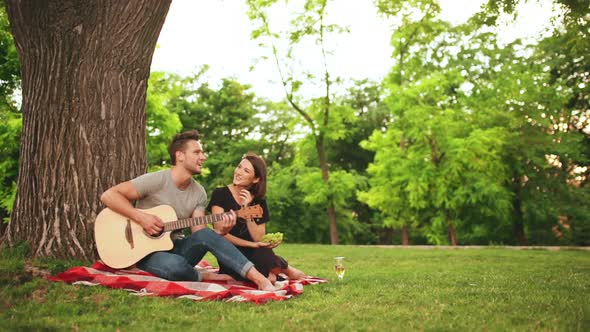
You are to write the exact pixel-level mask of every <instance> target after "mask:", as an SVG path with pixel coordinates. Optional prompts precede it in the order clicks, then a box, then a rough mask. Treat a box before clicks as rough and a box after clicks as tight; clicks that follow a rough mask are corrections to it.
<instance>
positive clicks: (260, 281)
mask: <svg viewBox="0 0 590 332" xmlns="http://www.w3.org/2000/svg"><path fill="white" fill-rule="evenodd" d="M246 278H247V279H248V280H251V281H252V282H254V283H255V284H256V286H257V287H258V289H259V290H264V291H276V290H277V289H276V288H275V286H273V285H272V283H271V282H270V280H268V279H267V278H266V277H264V276H263V275H262V274H261V273H260V272H258V270H256V268H255V267H252V268H251V269H250V270H248V273H246Z"/></svg>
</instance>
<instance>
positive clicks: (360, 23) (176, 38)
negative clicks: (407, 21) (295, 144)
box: [151, 0, 552, 101]
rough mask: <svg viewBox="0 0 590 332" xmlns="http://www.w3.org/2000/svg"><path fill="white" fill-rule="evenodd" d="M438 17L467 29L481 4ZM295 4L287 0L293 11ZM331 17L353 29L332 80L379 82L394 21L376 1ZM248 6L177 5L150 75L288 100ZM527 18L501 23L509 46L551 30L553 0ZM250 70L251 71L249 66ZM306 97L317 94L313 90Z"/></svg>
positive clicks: (460, 3) (533, 7) (351, 3)
mask: <svg viewBox="0 0 590 332" xmlns="http://www.w3.org/2000/svg"><path fill="white" fill-rule="evenodd" d="M440 2H441V7H442V13H441V17H442V18H443V19H445V20H447V21H450V22H451V23H454V24H458V23H462V22H464V21H465V20H467V18H469V17H470V16H471V15H472V14H473V13H475V12H476V11H477V10H478V9H479V7H480V5H481V3H482V2H483V0H442V1H440ZM296 3H297V1H290V4H291V6H294V4H296ZM328 6H329V7H328V9H327V12H328V14H329V15H330V17H331V18H332V19H333V20H334V22H335V23H337V24H338V25H342V26H348V27H349V28H350V33H348V34H344V35H341V36H339V37H338V38H337V39H333V43H332V44H331V47H333V49H334V51H335V52H334V56H333V58H332V59H330V61H329V71H330V72H331V74H332V76H333V77H336V76H339V77H342V78H344V79H364V78H369V79H372V80H375V81H380V80H381V79H382V78H383V77H384V76H385V75H386V74H387V72H388V71H389V69H390V68H391V67H392V65H393V61H392V59H391V53H392V47H391V46H390V45H389V39H390V36H391V28H390V26H391V23H392V22H391V21H387V20H385V19H382V18H379V17H378V15H377V11H376V9H375V8H374V5H373V1H372V0H336V1H332V2H330V3H329V5H328ZM246 10H247V7H246V5H245V0H197V1H195V0H173V1H172V5H171V6H170V10H169V12H168V15H167V17H166V21H165V23H164V26H163V27H162V31H161V32H160V37H159V39H158V46H157V48H156V51H155V53H154V57H153V60H152V67H151V69H152V71H166V72H173V73H177V74H180V75H183V76H186V75H190V74H192V73H195V72H197V71H198V68H200V67H201V66H202V65H204V64H208V65H209V66H210V69H209V71H208V72H207V74H206V76H205V79H206V80H207V81H208V82H209V83H210V84H211V85H212V86H215V85H217V84H219V82H220V81H221V79H222V78H228V77H231V78H235V79H236V80H237V81H238V82H240V83H242V84H250V85H252V89H253V91H254V92H255V93H256V94H257V95H259V96H262V97H265V98H267V99H271V100H275V101H277V100H281V99H283V98H284V90H283V88H282V85H281V84H280V81H279V76H278V72H277V70H276V65H275V64H274V63H273V62H269V61H260V57H261V56H262V55H267V56H270V53H268V51H265V50H264V49H262V48H261V47H259V46H258V43H259V41H254V40H251V39H250V32H251V30H252V24H251V23H250V21H249V19H248V17H247V15H246ZM289 10H290V7H289V8H279V9H277V11H276V12H273V16H272V18H271V19H272V20H273V21H272V22H271V23H275V24H277V27H280V25H279V24H281V22H283V23H284V22H288V19H287V17H288V12H289ZM520 12H522V13H526V15H522V16H521V17H519V18H518V19H517V20H516V22H515V23H502V24H501V25H500V28H501V30H500V33H501V36H503V38H504V39H505V40H506V41H510V40H513V39H514V38H517V37H527V36H539V35H542V34H543V33H544V32H543V31H544V29H545V28H546V27H548V25H549V19H550V17H551V15H552V7H551V4H550V1H548V0H545V1H541V4H539V3H538V2H536V1H528V3H527V4H526V5H525V7H524V10H522V11H520ZM297 58H298V59H299V60H300V62H301V64H300V65H301V66H305V67H306V68H308V69H311V70H312V71H315V70H317V69H320V67H319V66H320V65H321V63H320V62H319V60H318V59H319V57H318V54H317V52H316V51H315V50H314V49H313V48H312V47H309V48H305V50H303V51H301V52H300V53H298V54H297ZM253 65H255V66H254V69H253V70H250V68H251V66H253ZM307 89H308V90H307V91H306V90H303V92H304V93H305V94H307V95H313V94H314V87H309V86H308V87H307Z"/></svg>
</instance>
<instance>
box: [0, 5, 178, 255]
mask: <svg viewBox="0 0 590 332" xmlns="http://www.w3.org/2000/svg"><path fill="white" fill-rule="evenodd" d="M170 1H171V0H129V1H127V0H126V1H119V0H102V1H99V0H50V1H33V0H30V1H26V0H20V1H19V0H6V4H7V11H8V16H9V19H10V23H11V26H12V31H13V34H14V39H15V42H16V45H17V49H18V53H19V59H20V62H21V75H22V76H21V77H22V98H23V99H22V113H23V131H22V138H21V152H20V158H21V159H20V166H19V180H18V194H17V197H16V201H15V206H14V210H13V214H12V219H11V221H10V224H9V226H8V230H7V232H6V235H5V238H6V240H7V242H8V243H9V244H11V245H13V244H15V243H18V242H21V241H25V242H27V243H28V244H29V245H30V246H31V248H32V250H33V253H34V254H35V255H41V256H52V257H61V258H84V259H94V258H95V257H96V256H95V244H94V234H93V223H94V219H95V216H96V215H97V213H98V212H99V211H100V209H101V208H102V206H101V204H100V201H99V197H100V194H101V193H102V192H103V191H104V190H105V189H107V188H108V187H110V186H112V185H114V184H115V183H118V182H121V181H124V180H128V179H130V178H132V177H134V176H137V175H139V174H141V173H143V172H145V169H146V151H145V112H144V107H145V97H146V88H147V80H148V76H149V70H150V64H151V59H152V55H153V52H154V49H155V45H156V42H157V39H158V35H159V33H160V30H161V28H162V25H163V24H164V20H165V18H166V15H167V13H168V8H169V6H170Z"/></svg>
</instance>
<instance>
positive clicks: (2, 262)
mask: <svg viewBox="0 0 590 332" xmlns="http://www.w3.org/2000/svg"><path fill="white" fill-rule="evenodd" d="M277 252H278V253H279V254H281V255H283V256H284V257H286V258H288V259H289V261H290V263H292V264H293V265H294V266H296V267H299V268H301V269H302V270H304V271H305V272H307V273H309V274H311V275H315V276H318V277H324V278H331V279H332V280H331V281H330V282H329V283H326V284H320V285H311V286H306V287H305V292H304V293H303V294H302V295H301V296H299V297H296V298H294V299H291V300H288V301H282V302H271V303H267V304H264V305H255V304H251V303H224V302H193V301H190V300H185V299H172V298H153V297H136V296H132V295H129V293H127V292H126V291H119V290H112V289H107V288H104V287H87V286H72V285H68V284H64V283H53V282H49V281H47V280H45V279H43V278H40V277H32V278H31V277H30V276H29V275H28V274H27V273H26V272H24V259H23V257H24V255H25V254H24V250H23V249H22V248H19V249H16V250H15V249H4V250H2V251H1V252H0V331H5V330H8V331H11V330H82V331H99V330H106V331H115V330H117V329H120V330H121V331H144V330H148V331H161V330H170V331H177V330H188V331H192V330H200V331H204V330H213V329H217V330H218V331H270V330H279V329H280V330H284V331H336V330H342V331H407V330H458V331H464V330H469V331H489V330H491V331H511V330H513V331H539V330H541V331H547V330H551V331H553V330H556V331H588V330H590V300H589V299H590V252H589V251H578V250H561V251H546V250H512V249H505V248H486V249H407V248H378V247H356V246H328V245H295V244H291V245H289V244H284V245H281V246H280V247H279V248H277ZM334 256H345V257H346V258H345V263H346V268H347V270H346V275H345V277H344V280H343V281H341V282H339V281H338V280H335V274H334V271H333V268H334V267H333V257H334ZM207 258H208V259H209V260H210V261H211V262H213V263H215V260H214V259H213V258H212V257H211V256H208V257H207ZM32 264H33V265H34V266H37V267H39V268H42V269H49V270H51V271H52V272H53V273H56V272H60V271H63V270H65V269H66V268H68V267H71V266H75V265H79V264H89V262H63V261H54V260H35V261H33V262H32Z"/></svg>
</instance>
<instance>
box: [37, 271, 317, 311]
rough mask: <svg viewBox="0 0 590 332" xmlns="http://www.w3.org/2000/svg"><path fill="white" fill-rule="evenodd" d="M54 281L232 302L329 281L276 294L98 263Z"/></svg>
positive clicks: (284, 286)
mask: <svg viewBox="0 0 590 332" xmlns="http://www.w3.org/2000/svg"><path fill="white" fill-rule="evenodd" d="M197 268H199V269H206V270H209V271H216V270H217V269H216V268H214V267H212V266H211V265H209V264H208V263H207V262H206V261H201V262H199V264H198V265H197ZM48 279H49V280H52V281H63V282H67V283H71V284H74V285H89V286H95V285H103V286H106V287H111V288H119V289H125V290H128V291H130V292H132V294H133V295H140V296H174V297H178V298H187V299H191V300H194V301H208V300H221V301H233V302H254V303H265V302H268V301H282V300H288V299H290V298H292V297H294V296H297V295H299V294H301V293H303V286H304V285H312V284H319V283H324V282H327V280H326V279H322V278H316V277H307V278H306V279H303V280H298V281H293V280H285V281H277V283H276V284H275V286H278V288H279V289H278V290H276V291H260V290H257V289H256V286H255V285H254V284H253V283H248V282H239V281H207V282H196V281H169V280H166V279H162V278H158V277H156V276H154V275H152V274H150V273H148V272H145V271H142V270H140V269H137V268H133V269H123V270H117V269H112V268H110V267H108V266H106V265H105V264H103V263H102V262H100V261H98V262H96V263H94V265H92V267H84V266H79V267H74V268H71V269H69V270H68V271H65V272H62V273H60V274H58V275H55V276H50V277H48Z"/></svg>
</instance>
